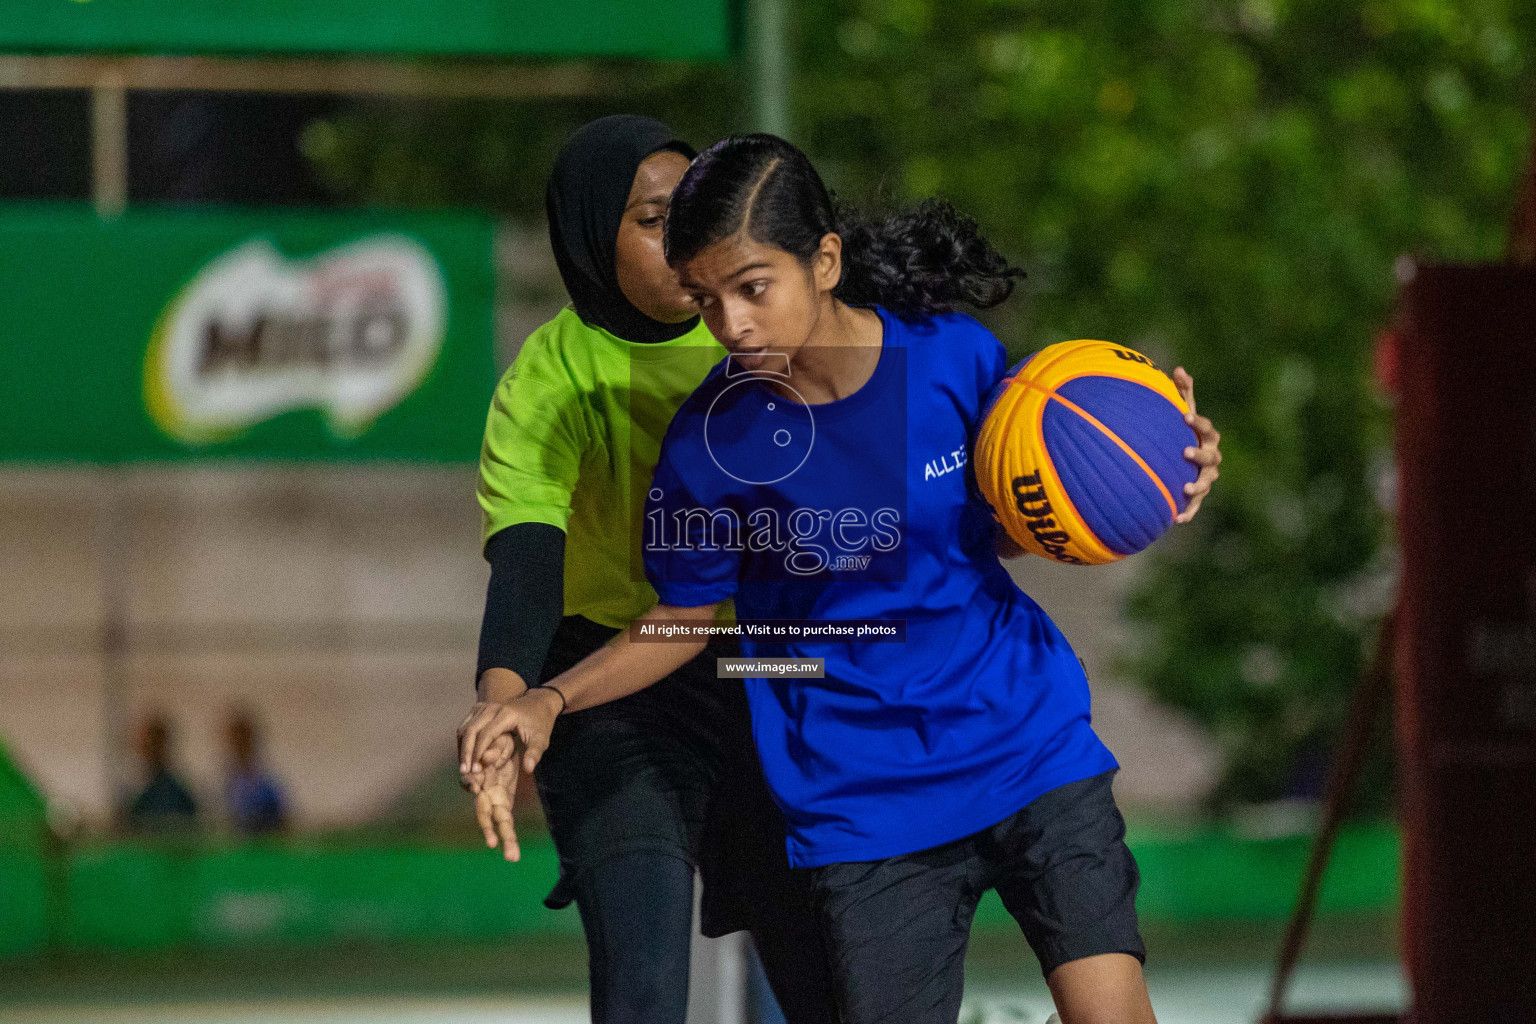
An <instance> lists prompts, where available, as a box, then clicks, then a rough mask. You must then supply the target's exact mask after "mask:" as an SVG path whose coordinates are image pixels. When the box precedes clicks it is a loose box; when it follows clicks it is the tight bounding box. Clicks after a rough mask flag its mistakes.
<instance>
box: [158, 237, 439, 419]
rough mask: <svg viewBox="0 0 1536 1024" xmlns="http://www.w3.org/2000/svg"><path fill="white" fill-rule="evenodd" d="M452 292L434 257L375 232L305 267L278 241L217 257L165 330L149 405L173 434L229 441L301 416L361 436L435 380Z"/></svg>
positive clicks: (169, 315)
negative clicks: (430, 377)
mask: <svg viewBox="0 0 1536 1024" xmlns="http://www.w3.org/2000/svg"><path fill="white" fill-rule="evenodd" d="M445 294H446V287H445V285H444V282H443V275H442V271H441V270H440V268H439V267H438V264H437V261H436V260H435V259H434V258H433V257H432V254H431V253H430V252H428V251H427V249H426V248H424V247H423V246H422V245H421V244H420V243H418V242H416V241H414V240H412V239H410V238H407V237H405V236H404V235H397V234H378V235H372V236H368V237H365V238H362V239H359V240H358V241H355V242H350V243H348V244H346V245H342V246H338V247H337V248H335V249H332V250H330V251H328V252H324V253H321V254H319V255H317V256H314V257H312V258H309V259H305V260H289V259H287V258H286V257H284V256H283V254H282V253H280V252H278V251H277V249H275V248H274V247H273V246H272V245H271V244H270V243H269V242H267V241H265V240H262V239H257V240H253V241H249V242H246V243H244V244H242V245H240V246H238V247H237V248H235V249H232V250H230V251H229V252H227V253H225V254H223V255H222V256H219V257H217V258H215V259H214V260H213V261H212V262H210V263H209V264H208V265H207V266H206V267H204V268H203V269H202V270H201V271H200V272H199V273H198V274H197V276H196V277H194V278H193V279H192V281H191V282H190V283H188V284H187V286H186V287H185V288H183V289H182V290H181V293H180V294H178V295H177V296H176V297H175V298H174V299H173V300H172V301H171V303H170V304H169V305H168V306H167V307H166V309H165V312H164V313H163V314H162V315H161V317H160V320H159V322H158V323H157V324H156V327H155V332H154V336H153V337H152V339H151V341H150V345H149V351H148V354H147V356H146V358H145V363H144V398H145V404H146V406H147V408H148V410H149V414H150V416H151V418H152V419H153V420H154V421H155V423H156V424H157V425H158V426H159V427H160V429H161V430H163V431H164V432H165V433H166V434H167V435H169V436H171V437H173V438H176V439H177V440H180V441H185V442H189V443H207V442H213V441H224V440H229V439H231V438H234V437H237V436H239V435H240V434H241V433H242V432H243V431H245V430H247V429H249V428H250V427H252V426H254V425H255V424H257V423H261V422H262V421H264V420H268V419H271V418H272V417H274V416H277V415H278V414H280V413H284V412H287V411H289V410H293V409H304V408H313V409H319V410H321V411H322V412H324V414H325V417H326V422H327V424H328V425H329V427H330V429H331V430H332V432H334V433H336V434H338V435H340V436H343V437H355V436H357V435H359V434H361V433H363V432H364V431H366V430H367V429H368V427H369V426H371V425H372V424H373V422H374V421H375V420H377V419H378V418H379V417H380V416H382V415H383V414H384V413H386V412H388V411H389V410H390V409H392V408H394V407H395V406H396V405H398V404H399V403H400V402H401V401H402V400H403V399H404V398H405V397H406V396H407V395H409V394H410V393H411V392H412V391H413V390H415V388H416V386H417V385H418V384H420V383H421V381H422V380H423V379H424V378H425V377H426V375H427V372H428V371H429V370H430V369H431V368H432V364H433V363H434V362H435V361H436V359H437V356H438V352H439V350H440V349H441V348H442V344H443V331H444V326H445V321H446V312H445V301H446V299H445Z"/></svg>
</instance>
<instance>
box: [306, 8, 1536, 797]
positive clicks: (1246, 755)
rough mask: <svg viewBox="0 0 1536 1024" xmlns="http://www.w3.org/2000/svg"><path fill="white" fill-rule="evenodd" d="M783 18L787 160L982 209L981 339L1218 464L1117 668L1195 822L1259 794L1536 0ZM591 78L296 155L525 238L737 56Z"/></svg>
mask: <svg viewBox="0 0 1536 1024" xmlns="http://www.w3.org/2000/svg"><path fill="white" fill-rule="evenodd" d="M795 23H796V29H795V40H794V44H793V51H794V60H795V65H796V73H795V77H794V93H793V109H794V116H795V120H796V124H797V132H796V141H797V142H799V143H800V144H801V145H802V146H803V147H804V148H805V149H806V150H807V151H808V152H809V153H810V154H811V155H812V157H813V158H814V159H815V160H816V162H817V164H818V166H819V167H820V168H821V169H822V171H823V173H824V175H825V176H826V178H827V180H828V183H829V184H830V185H831V186H832V187H833V188H834V189H835V190H837V191H839V192H840V193H842V194H845V195H847V196H850V197H853V198H858V199H865V200H870V199H874V200H878V201H881V202H902V201H907V200H910V199H915V198H919V197H922V196H926V195H929V194H933V193H940V194H943V195H945V196H947V197H949V198H950V199H952V200H954V201H955V202H956V203H957V204H958V205H959V206H960V207H961V208H963V209H965V210H966V211H968V212H970V213H971V214H973V215H974V216H975V217H976V218H977V219H978V220H979V221H980V222H981V223H982V224H983V226H984V227H985V228H986V229H987V230H988V232H989V234H990V235H991V236H992V237H993V238H994V239H995V241H996V242H997V243H998V244H999V245H1000V247H1002V248H1003V249H1004V250H1005V251H1007V252H1008V253H1010V254H1011V255H1012V256H1013V257H1014V258H1016V259H1017V260H1018V261H1019V262H1020V263H1021V264H1022V265H1024V266H1025V267H1026V268H1027V269H1028V270H1029V273H1030V279H1029V281H1028V282H1026V283H1027V285H1028V288H1027V289H1026V291H1027V294H1026V295H1025V296H1024V297H1023V301H1019V300H1015V301H1014V302H1012V303H1010V304H1009V305H1008V306H1007V307H1005V308H1004V309H1003V310H1000V311H998V312H997V313H996V314H994V315H991V316H989V317H988V319H989V322H990V323H992V324H993V326H994V327H995V328H996V329H997V330H998V332H999V334H1000V336H1001V337H1003V339H1004V341H1005V342H1006V343H1008V345H1009V346H1010V348H1011V349H1012V350H1013V352H1014V354H1015V355H1021V354H1023V353H1024V352H1027V351H1032V350H1034V349H1038V348H1040V347H1042V346H1044V345H1047V344H1050V343H1053V342H1056V341H1060V340H1063V339H1067V338H1079V337H1098V338H1106V339H1112V340H1116V341H1120V342H1124V343H1126V344H1130V345H1133V346H1135V347H1138V348H1141V349H1142V350H1144V351H1146V352H1147V353H1148V354H1150V355H1152V356H1153V357H1154V358H1155V359H1157V360H1158V362H1159V363H1160V364H1162V365H1165V366H1170V367H1171V366H1172V365H1173V364H1175V363H1182V364H1183V365H1185V366H1186V367H1188V368H1189V369H1190V370H1191V372H1192V373H1193V374H1194V375H1195V378H1196V380H1197V394H1198V400H1199V405H1200V409H1201V411H1202V412H1205V413H1207V414H1209V415H1210V416H1211V417H1212V418H1213V419H1214V420H1215V421H1216V423H1217V425H1218V426H1219V427H1220V429H1221V430H1222V434H1223V441H1222V447H1223V450H1224V452H1225V453H1226V461H1225V463H1224V464H1223V466H1222V478H1221V482H1220V483H1219V484H1218V486H1217V488H1216V491H1215V493H1214V495H1213V497H1212V499H1211V500H1210V501H1208V502H1207V503H1206V505H1205V507H1204V509H1203V510H1202V512H1201V514H1200V516H1199V517H1198V518H1197V519H1196V521H1195V523H1194V524H1192V525H1191V526H1188V527H1183V528H1181V529H1179V530H1176V531H1174V534H1173V535H1171V536H1170V537H1169V538H1167V539H1166V540H1165V541H1163V542H1162V543H1160V544H1159V545H1157V546H1156V547H1154V548H1153V549H1152V550H1151V551H1150V552H1148V553H1146V554H1144V555H1142V556H1140V557H1141V558H1142V559H1143V560H1145V561H1146V562H1147V563H1148V564H1147V565H1146V566H1145V567H1144V568H1145V570H1146V571H1145V572H1144V574H1143V583H1142V584H1141V586H1140V588H1139V590H1138V591H1137V593H1136V594H1135V596H1134V598H1133V600H1132V602H1131V606H1130V612H1131V614H1132V615H1133V616H1134V617H1135V618H1136V619H1137V620H1139V622H1140V623H1141V624H1142V625H1143V626H1144V627H1145V628H1144V643H1142V644H1141V645H1140V646H1139V649H1138V651H1137V653H1136V654H1135V656H1134V658H1133V659H1132V661H1131V662H1130V664H1129V666H1128V667H1129V668H1130V670H1131V671H1132V674H1133V675H1134V676H1135V677H1136V678H1138V679H1139V680H1140V681H1141V682H1142V683H1143V684H1145V685H1146V686H1147V687H1148V688H1149V689H1150V690H1151V692H1152V693H1154V694H1155V695H1156V696H1157V697H1158V698H1159V699H1160V700H1162V701H1164V702H1166V703H1168V704H1170V705H1172V706H1174V707H1177V708H1180V709H1182V710H1183V711H1185V712H1186V713H1188V714H1189V715H1190V716H1192V717H1193V718H1194V719H1195V720H1196V721H1197V722H1199V723H1201V724H1202V725H1203V726H1205V727H1206V728H1208V729H1209V730H1210V732H1211V734H1212V735H1213V736H1214V737H1216V739H1217V741H1218V742H1219V743H1220V745H1221V747H1222V750H1223V752H1224V753H1225V755H1226V757H1227V765H1228V767H1227V772H1226V774H1225V776H1224V778H1223V779H1222V781H1221V783H1220V785H1219V787H1218V790H1217V793H1216V794H1215V797H1214V803H1215V805H1217V806H1223V805H1227V804H1230V803H1232V802H1237V801H1254V800H1264V799H1269V798H1272V797H1276V796H1279V795H1282V794H1283V793H1284V792H1285V791H1286V788H1287V786H1288V784H1289V780H1290V779H1291V777H1292V773H1293V770H1294V769H1295V766H1296V764H1297V763H1298V761H1299V760H1303V759H1304V758H1305V756H1306V755H1307V753H1308V752H1309V751H1310V752H1314V754H1315V752H1317V751H1319V750H1325V749H1327V747H1328V746H1329V745H1331V743H1332V741H1333V738H1334V736H1335V734H1336V732H1337V730H1338V729H1339V728H1340V726H1341V725H1342V722H1343V719H1344V709H1345V706H1346V703H1347V700H1348V695H1349V693H1350V691H1351V690H1352V688H1353V686H1354V682H1355V680H1356V679H1357V678H1358V676H1359V673H1360V670H1361V665H1362V660H1363V658H1364V657H1365V655H1366V652H1367V651H1369V650H1370V648H1371V644H1372V638H1373V635H1374V632H1375V628H1376V624H1377V622H1378V621H1379V618H1380V615H1381V614H1382V613H1383V612H1384V611H1385V609H1386V607H1387V606H1388V605H1389V604H1390V599H1391V593H1390V586H1391V576H1392V565H1393V559H1392V554H1391V547H1390V544H1389V543H1388V538H1387V522H1386V517H1385V513H1384V512H1383V506H1382V501H1381V500H1380V496H1379V494H1378V491H1380V490H1382V489H1383V483H1384V481H1385V480H1386V479H1387V478H1388V474H1387V469H1388V467H1389V464H1390V458H1389V415H1388V411H1387V409H1386V406H1385V405H1384V404H1383V402H1382V400H1381V399H1380V397H1379V396H1378V395H1377V393H1376V391H1375V389H1374V386H1373V384H1372V382H1371V378H1370V360H1371V347H1372V338H1373V335H1374V333H1375V331H1376V330H1377V329H1378V328H1379V327H1380V326H1382V325H1383V324H1384V322H1385V320H1386V319H1387V317H1388V316H1389V313H1390V309H1391V303H1392V298H1393V294H1394V289H1395V284H1394V277H1393V266H1394V261H1395V260H1396V259H1397V258H1398V257H1399V256H1400V255H1403V254H1412V255H1416V256H1421V257H1424V258H1428V259H1441V260H1488V259H1495V258H1497V257H1498V256H1499V254H1500V252H1501V250H1502V246H1503V239H1504V229H1505V224H1506V220H1507V216H1508V212H1509V209H1510V207H1511V204H1512V201H1513V195H1514V186H1515V182H1516V180H1517V178H1518V175H1519V173H1520V170H1521V168H1522V163H1523V159H1524V154H1525V152H1526V146H1527V139H1528V135H1527V132H1528V128H1529V118H1530V114H1531V112H1532V107H1533V101H1536V90H1533V75H1532V72H1533V68H1532V55H1533V54H1536V4H1531V3H1530V2H1529V0H799V2H798V3H797V4H796V5H795ZM614 73H615V74H618V75H621V76H623V77H624V80H625V82H627V83H628V84H626V85H624V86H623V87H622V88H621V89H620V90H619V91H620V92H621V93H622V97H614V96H607V97H601V98H597V99H593V100H580V101H564V102H558V103H548V102H544V103H538V104H526V105H507V104H494V105H493V104H467V105H463V106H459V107H452V108H448V109H444V108H443V107H442V106H432V107H430V108H426V107H423V108H420V109H405V110H402V108H400V107H399V106H397V105H391V106H388V107H378V108H373V109H364V110H361V111H359V112H357V113H355V114H354V115H352V116H350V117H348V118H345V119H342V120H339V121H337V122H333V123H326V124H321V125H317V126H315V128H314V130H313V131H312V133H311V139H310V142H311V144H312V149H313V152H314V155H315V157H316V158H317V160H318V161H319V162H320V163H321V164H322V165H323V166H324V167H326V168H327V169H328V171H329V173H330V174H331V177H332V180H333V181H334V182H335V183H336V184H337V186H338V187H339V188H341V189H343V190H344V191H346V192H348V194H351V195H355V196H356V197H358V198H359V199H364V200H369V201H376V202H377V201H382V202H386V203H395V202H404V203H411V204H421V203H427V204H432V203H444V202H456V203H473V204H477V205H484V206H488V207H491V208H493V209H499V210H505V211H509V212H514V213H518V214H521V215H525V216H527V215H534V216H536V215H537V211H538V209H539V198H540V196H541V194H542V193H541V190H542V184H543V175H544V173H545V171H546V169H547V167H548V166H549V162H550V160H551V158H552V156H553V153H554V151H555V149H556V148H557V147H558V145H559V142H560V140H561V139H563V137H564V136H565V134H566V133H567V132H568V131H569V130H570V129H571V128H573V127H575V126H576V125H577V124H580V123H581V122H582V121H583V120H585V119H586V118H588V117H591V116H597V115H599V114H602V113H607V112H612V111H614V110H619V109H628V110H636V111H640V112H646V113H653V114H656V115H658V116H661V117H664V118H668V119H670V120H672V121H673V123H675V124H676V125H677V126H678V127H679V128H680V130H682V131H684V132H685V133H686V134H687V135H688V137H690V138H692V139H695V140H703V141H708V140H710V139H712V138H714V137H716V136H719V135H722V134H725V133H727V132H729V131H733V130H742V129H744V128H746V127H749V125H748V124H747V121H746V114H747V111H746V108H745V97H746V94H747V89H746V81H745V78H744V71H743V69H742V68H741V67H739V66H734V65H732V66H704V67H687V66H682V67H679V66H671V65H668V66H624V67H620V68H616V69H614ZM1088 571H1091V570H1088ZM1373 780H1374V781H1373V784H1372V788H1371V792H1370V793H1368V794H1366V800H1365V804H1364V806H1365V808H1366V809H1380V807H1381V806H1382V805H1383V802H1384V801H1385V799H1386V798H1387V776H1386V775H1385V773H1384V772H1382V771H1380V770H1378V771H1376V773H1375V774H1374V776H1373Z"/></svg>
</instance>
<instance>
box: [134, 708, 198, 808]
mask: <svg viewBox="0 0 1536 1024" xmlns="http://www.w3.org/2000/svg"><path fill="white" fill-rule="evenodd" d="M170 755H171V724H170V722H168V721H167V720H166V719H165V717H164V716H162V715H158V714H157V715H152V716H151V717H150V718H148V719H146V720H145V721H144V724H143V725H141V726H140V727H139V757H140V759H141V760H142V761H143V762H144V774H145V775H146V776H147V777H148V782H146V783H145V786H144V788H143V789H142V790H140V791H139V794H138V795H137V796H135V797H134V798H133V800H132V802H131V803H129V805H128V814H127V822H128V827H129V828H130V829H133V830H135V831H141V832H165V831H174V830H177V829H183V828H188V827H191V826H192V825H193V824H194V823H195V822H196V820H197V801H195V800H193V799H192V794H191V793H190V792H188V791H187V787H186V786H185V785H183V784H182V782H181V780H180V779H178V778H177V777H176V776H175V774H174V773H173V772H172V771H171V756H170Z"/></svg>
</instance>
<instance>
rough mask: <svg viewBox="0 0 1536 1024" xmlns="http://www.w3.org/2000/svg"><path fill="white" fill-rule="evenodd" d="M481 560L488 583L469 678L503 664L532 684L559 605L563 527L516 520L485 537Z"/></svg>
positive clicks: (536, 679)
mask: <svg viewBox="0 0 1536 1024" xmlns="http://www.w3.org/2000/svg"><path fill="white" fill-rule="evenodd" d="M485 560H486V561H488V562H490V563H491V582H490V584H489V585H488V586H487V587H486V589H485V617H484V618H483V619H481V621H480V657H479V659H478V664H477V665H476V667H475V680H476V681H477V682H478V681H479V679H480V676H481V675H483V674H484V673H485V670H486V669H488V668H509V669H511V670H512V671H514V672H516V673H517V674H518V675H520V676H522V677H523V682H525V683H527V684H528V685H529V686H537V685H539V674H540V672H541V671H542V670H543V668H544V657H545V655H547V654H548V653H549V644H550V641H551V640H552V639H553V638H554V635H555V629H556V627H558V626H559V625H560V617H561V614H562V612H563V611H564V607H565V531H564V530H562V529H560V528H559V527H557V526H550V525H548V524H547V523H516V524H514V525H512V526H508V527H506V528H505V529H503V530H498V531H497V532H496V533H495V534H493V535H492V536H491V539H490V540H489V541H487V542H486V545H485Z"/></svg>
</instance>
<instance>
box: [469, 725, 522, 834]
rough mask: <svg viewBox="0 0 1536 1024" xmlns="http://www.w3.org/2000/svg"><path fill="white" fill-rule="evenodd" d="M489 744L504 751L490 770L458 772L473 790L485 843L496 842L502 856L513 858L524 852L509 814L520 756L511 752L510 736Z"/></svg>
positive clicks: (511, 741) (476, 812)
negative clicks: (495, 765)
mask: <svg viewBox="0 0 1536 1024" xmlns="http://www.w3.org/2000/svg"><path fill="white" fill-rule="evenodd" d="M491 746H492V750H493V751H494V752H495V753H496V754H498V755H501V754H505V756H504V757H502V758H501V760H500V764H499V766H498V767H496V768H492V769H489V770H483V769H479V768H476V769H475V770H474V771H472V772H470V773H468V774H466V775H463V776H461V781H462V783H463V784H464V788H465V789H468V790H469V791H470V792H471V793H473V794H474V797H475V821H476V822H477V823H479V825H480V832H481V834H482V835H484V836H485V845H486V846H488V847H490V848H492V849H495V848H496V846H497V845H498V844H499V845H500V846H501V854H502V856H503V857H505V858H506V859H507V860H511V861H515V860H519V859H521V858H522V855H523V854H522V849H521V848H520V847H519V846H518V845H517V828H516V826H515V824H514V822H513V818H512V805H513V802H514V801H515V800H516V799H517V777H518V763H519V760H520V759H519V758H517V757H516V756H514V754H515V751H514V750H513V749H512V748H513V747H514V746H515V743H514V741H513V739H512V737H511V736H506V735H503V736H501V737H499V738H498V739H497V740H496V742H495V743H493V744H492V745H491Z"/></svg>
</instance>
